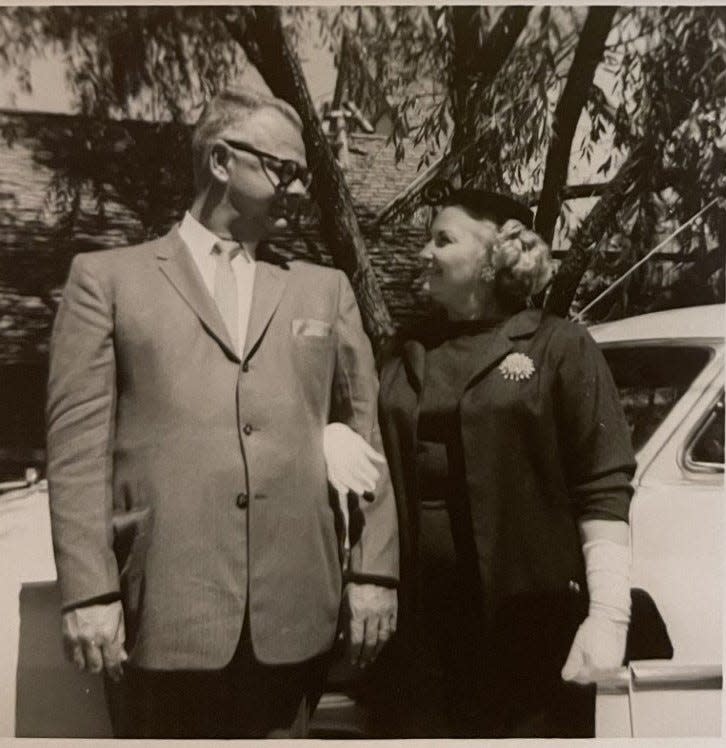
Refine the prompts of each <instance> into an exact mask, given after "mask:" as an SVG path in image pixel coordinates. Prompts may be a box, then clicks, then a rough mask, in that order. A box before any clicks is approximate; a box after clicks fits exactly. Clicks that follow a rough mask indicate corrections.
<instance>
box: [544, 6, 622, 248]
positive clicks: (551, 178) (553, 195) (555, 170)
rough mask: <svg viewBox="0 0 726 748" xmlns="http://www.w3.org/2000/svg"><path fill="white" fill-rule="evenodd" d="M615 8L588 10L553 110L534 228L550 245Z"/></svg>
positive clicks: (597, 7)
mask: <svg viewBox="0 0 726 748" xmlns="http://www.w3.org/2000/svg"><path fill="white" fill-rule="evenodd" d="M616 10H617V9H616V8H615V7H613V6H595V7H592V8H590V10H589V11H588V14H587V18H586V20H585V24H584V26H583V28H582V33H581V34H580V39H579V41H578V43H577V49H576V50H575V56H574V58H573V60H572V65H571V66H570V71H569V74H568V76H567V82H566V83H565V87H564V89H563V91H562V96H561V97H560V100H559V102H558V103H557V108H556V110H555V117H554V124H553V126H552V139H551V142H550V147H549V150H548V152H547V160H546V165H545V175H544V182H543V185H542V194H541V196H540V201H539V205H538V207H537V218H536V221H535V228H536V230H537V233H538V234H539V235H540V236H541V237H542V238H543V239H544V240H545V241H546V242H547V243H548V244H549V243H551V242H552V237H553V236H554V233H555V224H556V223H557V218H558V217H559V215H560V207H561V206H562V193H561V190H562V188H563V187H564V186H565V184H566V183H567V168H568V166H569V164H570V151H571V150H572V139H573V137H574V136H575V129H576V128H577V123H578V121H579V119H580V115H581V113H582V109H583V107H584V106H585V104H586V102H587V99H588V96H589V94H590V90H591V88H592V83H593V79H594V77H595V70H596V69H597V66H598V64H599V63H600V61H601V60H602V56H603V52H604V50H605V40H606V39H607V36H608V33H609V32H610V27H611V25H612V21H613V17H614V16H615V12H616Z"/></svg>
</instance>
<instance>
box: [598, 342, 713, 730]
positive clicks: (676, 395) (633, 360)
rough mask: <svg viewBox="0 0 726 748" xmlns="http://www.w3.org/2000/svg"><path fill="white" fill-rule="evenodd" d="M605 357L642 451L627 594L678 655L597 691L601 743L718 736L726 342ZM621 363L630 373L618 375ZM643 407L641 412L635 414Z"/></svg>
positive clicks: (643, 664)
mask: <svg viewBox="0 0 726 748" xmlns="http://www.w3.org/2000/svg"><path fill="white" fill-rule="evenodd" d="M604 352H605V355H606V358H608V360H609V361H610V362H612V363H611V365H612V368H613V374H614V376H615V379H616V383H617V384H618V387H619V390H620V393H621V398H623V404H624V407H625V410H626V415H627V416H628V420H629V422H630V424H631V428H632V429H633V436H634V442H635V443H636V447H637V448H638V471H637V474H636V477H635V489H636V491H635V495H634V499H633V502H632V505H631V515H630V524H631V544H632V558H633V566H632V585H633V587H639V588H642V589H644V590H645V591H646V592H647V593H648V594H649V595H650V596H651V597H652V599H653V601H654V602H655V605H656V607H657V610H658V612H659V613H660V615H661V616H662V618H663V620H664V622H665V625H666V627H667V630H668V634H669V637H670V639H671V642H672V645H673V657H672V659H670V660H668V661H650V662H649V661H637V660H636V661H634V662H631V663H630V665H629V667H628V669H626V670H623V671H622V672H621V673H619V674H617V675H614V676H613V677H612V678H611V679H610V680H609V682H603V683H601V684H600V688H599V690H598V710H597V725H596V729H597V734H598V736H602V737H615V736H626V735H627V736H634V737H655V736H697V735H698V736H708V735H719V734H720V718H721V691H720V689H721V681H722V679H721V642H722V634H721V630H722V629H721V610H722V603H721V589H722V586H723V572H722V557H723V550H722V549H723V386H722V382H723V348H722V343H721V342H720V341H707V340H702V341H694V340H687V341H678V340H668V341H649V342H645V343H644V342H642V341H641V342H638V343H623V344H621V345H617V344H616V345H611V346H608V347H606V348H605V349H604ZM619 358H621V359H622V361H618V359H619ZM626 360H629V361H630V371H628V372H627V373H626V372H625V371H624V370H623V369H622V368H621V367H620V366H619V365H618V364H619V363H623V362H625V361H626ZM689 380H690V381H689ZM638 398H640V400H641V406H642V407H639V406H638V405H637V404H635V405H634V401H635V400H637V399H638ZM638 428H640V429H641V433H638V432H637V429H638Z"/></svg>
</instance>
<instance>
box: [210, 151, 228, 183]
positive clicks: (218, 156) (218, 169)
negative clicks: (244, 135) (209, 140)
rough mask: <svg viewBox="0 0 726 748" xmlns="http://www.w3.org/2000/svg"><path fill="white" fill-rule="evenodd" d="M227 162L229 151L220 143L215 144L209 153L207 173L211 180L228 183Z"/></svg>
mask: <svg viewBox="0 0 726 748" xmlns="http://www.w3.org/2000/svg"><path fill="white" fill-rule="evenodd" d="M229 160H230V153H229V151H228V150H227V149H226V148H225V147H224V146H223V145H222V144H221V143H215V144H214V145H213V146H212V149H211V150H210V151H209V172H210V174H211V175H212V178H213V179H215V180H216V181H218V182H228V181H229Z"/></svg>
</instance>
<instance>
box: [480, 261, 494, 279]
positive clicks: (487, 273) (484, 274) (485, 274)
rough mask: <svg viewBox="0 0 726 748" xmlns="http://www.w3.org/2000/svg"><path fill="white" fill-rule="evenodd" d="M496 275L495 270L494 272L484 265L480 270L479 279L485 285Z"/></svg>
mask: <svg viewBox="0 0 726 748" xmlns="http://www.w3.org/2000/svg"><path fill="white" fill-rule="evenodd" d="M496 274H497V272H496V270H494V268H493V267H492V266H491V265H484V267H483V268H482V269H481V279H482V280H483V281H484V282H485V283H491V282H492V281H493V280H494V278H495V277H496Z"/></svg>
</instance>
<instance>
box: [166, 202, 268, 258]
mask: <svg viewBox="0 0 726 748" xmlns="http://www.w3.org/2000/svg"><path fill="white" fill-rule="evenodd" d="M179 235H180V236H181V238H182V239H183V241H184V243H185V244H186V245H187V246H188V247H189V249H190V250H191V252H192V254H193V255H194V257H195V259H196V260H197V261H199V260H203V259H205V258H207V257H208V256H209V255H210V254H212V250H213V249H214V245H215V244H216V243H217V242H219V241H224V240H222V239H220V237H218V236H217V235H216V234H215V233H213V232H212V231H210V230H209V229H208V228H207V227H206V226H203V225H202V224H201V223H199V221H197V219H196V218H194V216H193V215H192V214H191V213H190V212H189V211H187V212H186V213H185V214H184V218H183V219H182V222H181V224H179ZM239 245H240V246H241V247H242V257H244V258H245V260H246V261H247V262H254V260H255V252H254V248H253V247H251V246H250V245H248V244H244V243H243V242H239Z"/></svg>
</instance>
